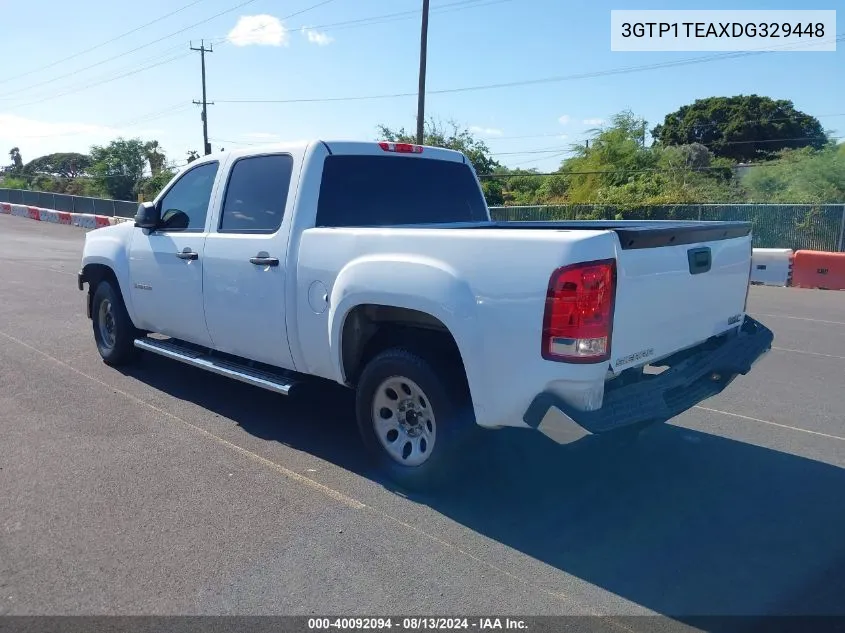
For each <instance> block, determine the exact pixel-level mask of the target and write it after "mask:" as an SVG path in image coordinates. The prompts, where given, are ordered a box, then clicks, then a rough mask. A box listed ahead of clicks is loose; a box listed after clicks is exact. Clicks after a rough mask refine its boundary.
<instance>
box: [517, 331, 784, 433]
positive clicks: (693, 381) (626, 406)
mask: <svg viewBox="0 0 845 633" xmlns="http://www.w3.org/2000/svg"><path fill="white" fill-rule="evenodd" d="M773 341H774V334H773V333H772V331H771V330H769V329H768V328H767V327H765V326H764V325H763V324H761V323H760V322H758V321H756V320H754V319H752V318H751V317H749V316H746V317H745V321H744V322H743V324H742V326H741V327H739V328H737V329H735V330H732V331H731V332H729V333H727V334H723V335H721V336H719V337H715V338H713V339H710V340H708V341H706V342H704V343H702V344H701V345H698V346H696V347H693V348H691V349H688V350H684V351H682V352H678V353H677V354H674V355H673V356H671V357H669V358H667V359H665V360H663V361H662V362H661V363H660V365H661V366H668V369H666V370H664V371H663V372H662V373H660V374H658V375H644V374H638V375H637V376H635V377H633V378H634V379H633V380H630V379H629V378H628V377H626V376H625V375H624V374H623V375H621V376H620V377H619V378H616V379H614V380H612V381H610V382H608V383H607V385H606V387H605V393H604V399H603V402H602V406H601V408H600V409H596V410H595V411H580V410H578V409H575V408H574V407H572V406H570V405H568V404H567V403H566V402H565V401H564V400H563V399H562V398H561V397H560V396H558V395H556V394H554V393H551V392H547V391H546V392H543V393H540V394H539V395H537V397H536V398H534V400H533V401H532V402H531V404H530V405H529V407H528V409H527V410H526V412H525V414H524V415H523V418H522V419H523V420H524V422H525V423H526V424H527V425H528V426H529V427H531V428H533V429H536V430H538V431H540V432H541V433H543V434H545V435H547V436H549V437H550V438H551V439H553V440H555V441H556V442H558V443H560V444H569V443H572V442H574V441H577V440H579V439H581V438H582V437H584V436H586V435H590V434H599V433H606V432H609V431H614V430H616V429H620V428H623V427H629V426H633V425H637V424H643V423H647V422H651V421H663V422H665V421H666V420H669V419H671V418H673V417H675V416H676V415H679V414H681V413H683V412H684V411H686V410H687V409H690V408H692V407H694V406H695V405H697V404H698V403H699V402H702V401H703V400H706V399H707V398H711V397H712V396H715V395H716V394H718V393H721V392H722V391H724V389H725V388H726V387H727V386H728V385H729V384H730V383H731V382H732V381H733V380H734V378H736V377H737V376H738V375H745V374H747V373H748V372H749V371H750V370H751V367H752V366H753V365H754V364H755V363H756V362H757V361H758V360H759V359H760V358H761V357H762V356H763V355H765V354H766V353H767V352H768V351H769V350H771V347H772V342H773ZM629 371H630V370H629Z"/></svg>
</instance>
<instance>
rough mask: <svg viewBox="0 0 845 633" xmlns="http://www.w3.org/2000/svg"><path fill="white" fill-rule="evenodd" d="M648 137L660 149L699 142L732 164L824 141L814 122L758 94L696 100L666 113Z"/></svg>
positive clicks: (816, 145)
mask: <svg viewBox="0 0 845 633" xmlns="http://www.w3.org/2000/svg"><path fill="white" fill-rule="evenodd" d="M651 134H652V136H653V137H654V138H655V139H657V140H658V142H659V143H660V144H662V145H664V146H667V145H686V144H691V143H701V144H703V145H705V146H706V147H707V148H708V149H709V150H710V151H711V152H713V154H714V155H715V156H721V157H726V158H730V159H732V160H736V161H752V160H759V159H770V158H772V157H773V156H775V155H776V154H777V153H778V152H779V151H781V150H783V149H796V148H801V147H814V148H817V149H819V148H821V147H823V146H825V145H826V144H827V143H828V138H827V135H826V134H825V132H824V129H823V128H822V125H821V123H819V121H818V119H816V118H815V117H813V116H810V115H809V114H805V113H804V112H801V111H799V110H796V109H795V107H794V105H793V104H792V102H791V101H787V100H783V99H780V100H773V99H771V98H769V97H761V96H758V95H738V96H734V97H708V98H707V99H698V100H696V101H695V102H694V103H692V104H691V105H685V106H682V107H681V108H679V109H678V110H677V111H675V112H671V113H670V114H667V115H666V117H665V119H664V121H663V123H662V124H660V125H657V126H655V128H654V129H653V130H652V132H651Z"/></svg>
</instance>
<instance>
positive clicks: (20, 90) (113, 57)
mask: <svg viewBox="0 0 845 633" xmlns="http://www.w3.org/2000/svg"><path fill="white" fill-rule="evenodd" d="M255 1H256V0H244V1H243V2H241V3H239V4H237V5H235V6H233V7H231V8H229V9H226V10H225V11H220V12H219V13H215V14H214V15H212V16H211V17H209V18H206V19H204V20H200V21H199V22H194V23H193V24H190V25H188V26H186V27H183V28H181V29H179V30H177V31H174V32H173V33H170V34H169V35H164V36H162V37H159V38H157V39H154V40H152V41H151V42H147V43H146V44H142V45H140V46H136V47H135V48H133V49H130V50H128V51H125V52H123V53H120V54H119V55H112V56H111V57H109V58H108V59H103V60H100V61H99V62H96V63H94V64H91V65H89V66H86V67H84V68H80V69H77V70H74V71H72V72H69V73H65V74H64V75H59V76H58V77H53V78H52V79H48V80H45V81H42V82H40V83H37V84H32V85H29V86H26V87H24V88H19V89H18V90H15V91H13V92H10V93H7V96H8V95H10V94H18V93H20V92H26V91H27V90H31V89H32V88H37V87H39V86H44V85H47V84H49V83H53V82H55V81H59V80H60V79H65V78H67V77H71V76H73V75H76V74H78V73H80V72H83V71H86V70H90V69H91V68H95V67H97V66H102V65H103V64H107V63H109V62H111V61H114V60H115V59H120V58H121V57H126V56H127V55H131V54H132V53H135V52H137V51H140V50H143V49H145V48H148V47H150V46H152V45H153V44H158V43H159V42H162V41H164V40H166V39H170V38H171V37H175V36H177V35H181V34H182V33H184V32H185V31H188V30H190V29H192V28H195V27H197V26H200V25H201V24H205V23H207V22H211V21H212V20H214V19H216V18H219V17H220V16H223V15H226V14H227V13H232V12H233V11H237V10H238V9H241V8H242V7H245V6H246V5H248V4H252V3H253V2H255Z"/></svg>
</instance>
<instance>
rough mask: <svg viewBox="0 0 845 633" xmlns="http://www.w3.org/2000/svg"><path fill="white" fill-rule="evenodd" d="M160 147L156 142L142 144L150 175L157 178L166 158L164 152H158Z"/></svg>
mask: <svg viewBox="0 0 845 633" xmlns="http://www.w3.org/2000/svg"><path fill="white" fill-rule="evenodd" d="M160 149H161V147H160V146H159V144H158V141H149V142H147V143H144V156H145V158H146V159H147V162H148V163H149V165H150V174H152V175H153V177H155V176H157V175H158V174H159V173H161V171H162V170H163V169H164V165H165V162H166V157H165V155H164V152H162V151H159V150H160Z"/></svg>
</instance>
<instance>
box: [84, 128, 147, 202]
mask: <svg viewBox="0 0 845 633" xmlns="http://www.w3.org/2000/svg"><path fill="white" fill-rule="evenodd" d="M91 160H92V161H93V165H92V166H91V173H92V175H93V179H94V182H95V183H96V185H97V188H98V189H99V190H100V191H102V192H103V193H105V194H107V195H109V196H110V197H112V198H114V199H115V200H134V199H135V197H136V195H137V193H138V191H137V186H138V184H139V181H140V180H141V177H142V176H143V174H144V168H145V166H146V163H147V154H146V151H145V149H144V143H143V141H141V139H137V138H135V139H128V140H127V139H124V138H118V139H116V140H114V141H112V142H111V143H109V144H108V145H106V146H105V147H102V146H99V145H94V146H93V147H92V148H91Z"/></svg>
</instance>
